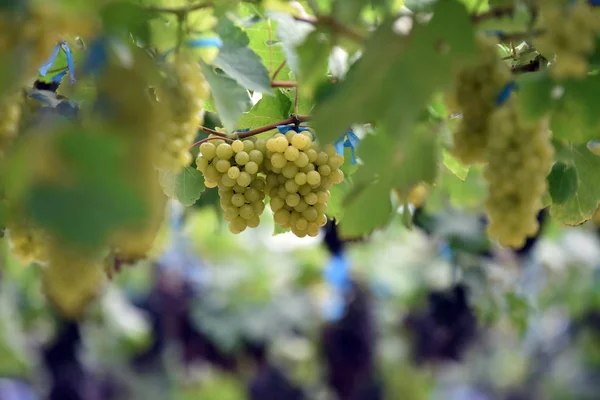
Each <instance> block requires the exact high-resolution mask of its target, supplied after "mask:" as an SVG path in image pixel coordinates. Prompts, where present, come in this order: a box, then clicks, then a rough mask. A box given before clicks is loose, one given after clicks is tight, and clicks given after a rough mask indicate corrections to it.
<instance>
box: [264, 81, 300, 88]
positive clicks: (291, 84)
mask: <svg viewBox="0 0 600 400" xmlns="http://www.w3.org/2000/svg"><path fill="white" fill-rule="evenodd" d="M297 86H298V82H295V81H273V82H271V87H274V88H294V87H297Z"/></svg>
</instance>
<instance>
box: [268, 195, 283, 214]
mask: <svg viewBox="0 0 600 400" xmlns="http://www.w3.org/2000/svg"><path fill="white" fill-rule="evenodd" d="M269 204H270V205H271V210H273V211H274V212H277V211H279V210H281V209H282V208H283V206H284V205H285V200H284V199H282V198H281V197H271V201H270V203H269Z"/></svg>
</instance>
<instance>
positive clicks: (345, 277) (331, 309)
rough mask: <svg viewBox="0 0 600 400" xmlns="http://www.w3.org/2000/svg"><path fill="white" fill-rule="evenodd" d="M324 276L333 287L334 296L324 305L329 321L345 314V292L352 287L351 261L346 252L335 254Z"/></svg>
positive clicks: (324, 312) (324, 271)
mask: <svg viewBox="0 0 600 400" xmlns="http://www.w3.org/2000/svg"><path fill="white" fill-rule="evenodd" d="M323 278H324V280H325V282H326V283H327V284H328V285H329V286H330V287H331V289H332V296H331V298H329V299H328V300H327V301H326V302H325V304H324V305H323V315H324V317H325V319H326V320H328V321H338V320H340V319H341V318H342V316H343V315H344V310H345V300H344V296H345V294H346V293H347V292H348V291H349V290H350V288H351V280H350V263H349V261H348V259H347V258H346V255H345V254H344V253H340V254H336V255H334V256H333V257H332V258H331V259H330V260H329V263H328V264H327V265H326V266H325V269H324V270H323Z"/></svg>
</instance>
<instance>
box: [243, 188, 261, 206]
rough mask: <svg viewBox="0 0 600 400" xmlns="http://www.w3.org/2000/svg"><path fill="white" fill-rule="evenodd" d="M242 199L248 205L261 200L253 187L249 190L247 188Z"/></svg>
mask: <svg viewBox="0 0 600 400" xmlns="http://www.w3.org/2000/svg"><path fill="white" fill-rule="evenodd" d="M244 197H245V198H246V200H247V201H249V202H250V203H252V202H254V201H258V200H261V198H260V192H259V191H258V190H257V189H255V188H253V187H250V188H248V190H246V193H244Z"/></svg>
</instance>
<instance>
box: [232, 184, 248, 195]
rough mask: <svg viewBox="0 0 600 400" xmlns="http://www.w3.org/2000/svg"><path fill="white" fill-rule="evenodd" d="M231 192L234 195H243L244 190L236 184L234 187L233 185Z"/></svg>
mask: <svg viewBox="0 0 600 400" xmlns="http://www.w3.org/2000/svg"><path fill="white" fill-rule="evenodd" d="M233 191H234V192H236V193H241V194H244V193H245V192H246V188H245V187H243V186H240V185H238V184H237V183H236V184H235V185H233Z"/></svg>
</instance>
